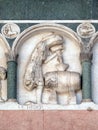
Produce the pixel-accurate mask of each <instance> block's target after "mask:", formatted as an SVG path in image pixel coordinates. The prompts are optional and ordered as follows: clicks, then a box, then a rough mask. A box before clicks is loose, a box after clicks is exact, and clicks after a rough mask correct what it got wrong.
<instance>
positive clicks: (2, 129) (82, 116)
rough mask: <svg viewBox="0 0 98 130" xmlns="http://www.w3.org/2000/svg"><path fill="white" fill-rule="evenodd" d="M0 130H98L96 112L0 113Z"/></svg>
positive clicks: (97, 115) (97, 113)
mask: <svg viewBox="0 0 98 130" xmlns="http://www.w3.org/2000/svg"><path fill="white" fill-rule="evenodd" d="M0 130H98V111H0Z"/></svg>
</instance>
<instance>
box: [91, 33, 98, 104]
mask: <svg viewBox="0 0 98 130" xmlns="http://www.w3.org/2000/svg"><path fill="white" fill-rule="evenodd" d="M90 46H91V51H92V53H93V59H92V68H91V80H92V90H91V92H92V100H93V102H94V103H95V104H98V82H97V79H98V32H96V33H95V34H94V36H93V37H92V39H91V41H90Z"/></svg>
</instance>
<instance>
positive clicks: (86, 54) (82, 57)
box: [80, 52, 93, 62]
mask: <svg viewBox="0 0 98 130" xmlns="http://www.w3.org/2000/svg"><path fill="white" fill-rule="evenodd" d="M92 57H93V54H92V53H91V52H81V53H80V60H81V62H84V61H89V62H90V61H91V60H92Z"/></svg>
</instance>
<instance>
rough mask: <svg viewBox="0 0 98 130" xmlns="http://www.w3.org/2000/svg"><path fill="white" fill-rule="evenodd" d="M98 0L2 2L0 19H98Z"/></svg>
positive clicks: (14, 0) (11, 0)
mask: <svg viewBox="0 0 98 130" xmlns="http://www.w3.org/2000/svg"><path fill="white" fill-rule="evenodd" d="M97 16H98V0H0V19H7V20H9V19H12V20H15V19H17V20H24V19H26V20H27V19H28V20H29V19H32V20H43V19H44V20H48V19H50V20H53V19H58V20H66V19H70V20H71V19H97V18H98V17H97Z"/></svg>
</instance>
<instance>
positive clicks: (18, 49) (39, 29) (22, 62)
mask: <svg viewBox="0 0 98 130" xmlns="http://www.w3.org/2000/svg"><path fill="white" fill-rule="evenodd" d="M46 32H55V33H56V34H60V35H63V37H65V39H66V38H67V39H68V41H67V42H68V43H69V44H70V45H71V46H72V49H71V50H70V51H72V50H73V48H74V47H75V48H77V50H78V49H79V50H78V52H77V53H78V59H77V61H78V64H79V67H78V69H77V72H80V73H81V69H80V66H81V65H80V63H79V62H80V61H79V53H80V51H81V44H82V42H81V39H80V38H79V37H78V35H77V34H76V33H75V32H74V31H73V30H72V29H70V28H68V27H66V26H64V25H59V24H37V25H34V26H31V27H29V28H27V29H25V30H24V31H23V32H22V33H21V34H20V35H19V36H18V37H17V38H16V39H15V41H14V43H13V46H12V52H13V55H14V56H17V55H19V57H18V60H17V62H18V69H17V75H18V76H17V77H18V79H17V94H18V95H17V97H18V101H19V103H20V104H24V103H25V102H26V101H28V100H30V101H32V95H33V97H34V92H27V91H26V90H25V89H24V85H23V78H24V71H25V68H26V65H27V63H28V60H29V57H30V56H31V53H32V49H34V48H35V47H33V46H34V45H35V42H36V39H38V37H37V36H38V35H42V34H43V35H44V33H46ZM41 33H42V34H41ZM33 37H36V38H35V40H33ZM38 40H39V41H40V38H39V39H38ZM31 44H32V45H31ZM36 45H37V44H36ZM30 46H31V47H30ZM68 46H69V45H68ZM28 50H30V51H28ZM68 51H69V50H67V54H64V55H65V56H64V57H65V59H66V57H67V56H68V53H69V52H68ZM27 53H28V55H27ZM27 57H28V58H27ZM74 57H76V58H77V56H76V55H75V56H74ZM70 58H72V55H71V57H70ZM66 61H68V62H71V61H70V60H69V59H66ZM71 64H74V60H73V61H72V63H71ZM75 66H76V65H74V67H73V66H71V68H70V69H69V70H71V71H74V70H75ZM22 73H23V74H22ZM34 100H36V99H34Z"/></svg>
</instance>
